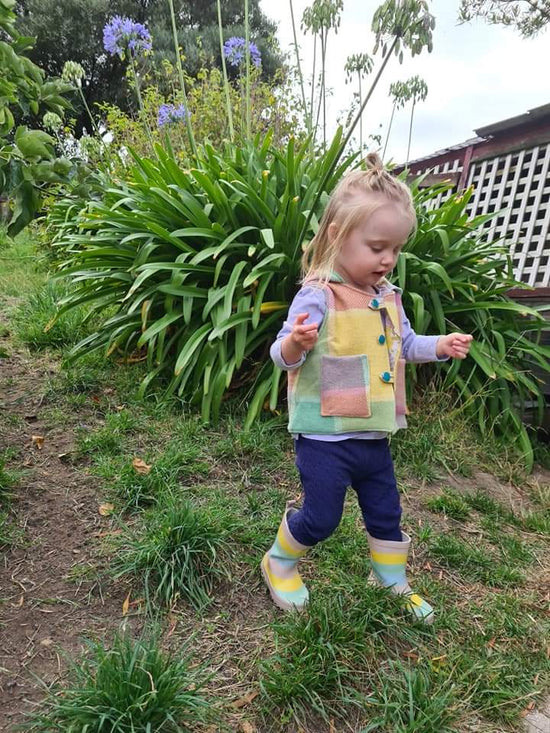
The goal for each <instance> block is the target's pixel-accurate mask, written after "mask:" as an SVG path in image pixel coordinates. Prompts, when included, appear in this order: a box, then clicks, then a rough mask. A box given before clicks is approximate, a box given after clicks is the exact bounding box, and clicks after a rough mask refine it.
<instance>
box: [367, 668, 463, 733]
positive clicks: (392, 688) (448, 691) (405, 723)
mask: <svg viewBox="0 0 550 733" xmlns="http://www.w3.org/2000/svg"><path fill="white" fill-rule="evenodd" d="M375 685H376V692H374V693H373V694H371V695H369V697H368V698H367V702H368V705H369V707H370V708H371V709H372V710H373V714H374V719H373V720H372V721H371V722H370V723H369V724H368V725H367V726H366V727H365V728H363V729H362V730H361V733H370V731H388V733H389V732H390V731H399V733H446V732H447V731H451V730H454V729H453V728H452V727H451V724H452V723H453V722H454V721H455V720H456V718H457V717H458V710H459V704H458V700H457V695H456V693H457V690H456V684H455V683H454V682H453V680H452V677H448V676H446V675H441V673H440V672H439V671H438V669H437V667H436V666H435V665H431V664H429V663H428V662H425V661H423V662H420V663H419V664H418V665H417V666H411V665H405V664H403V663H402V662H400V661H399V660H390V661H389V662H387V663H385V664H383V665H382V667H381V669H380V670H379V671H378V673H377V678H376V682H375Z"/></svg>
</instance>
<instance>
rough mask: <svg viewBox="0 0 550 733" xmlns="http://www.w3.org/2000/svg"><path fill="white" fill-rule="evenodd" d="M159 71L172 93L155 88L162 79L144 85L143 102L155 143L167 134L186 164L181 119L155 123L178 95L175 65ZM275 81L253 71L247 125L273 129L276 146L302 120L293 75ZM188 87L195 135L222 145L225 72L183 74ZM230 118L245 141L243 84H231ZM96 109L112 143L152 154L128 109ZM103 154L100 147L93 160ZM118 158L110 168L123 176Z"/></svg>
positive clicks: (263, 132) (186, 145)
mask: <svg viewBox="0 0 550 733" xmlns="http://www.w3.org/2000/svg"><path fill="white" fill-rule="evenodd" d="M163 72H164V73H163V76H164V77H165V79H166V80H167V81H168V83H169V86H170V88H171V89H172V90H173V91H172V92H171V93H170V96H168V97H164V96H163V95H162V94H161V93H160V91H159V89H160V88H161V87H162V84H160V83H156V84H154V85H153V84H152V85H150V86H148V87H147V88H146V89H145V90H144V92H143V105H144V108H145V115H146V118H147V120H148V124H149V127H150V129H151V132H152V137H153V140H154V141H155V142H158V143H163V142H164V141H165V140H166V136H168V140H169V144H170V147H171V148H172V150H173V151H174V153H175V154H176V157H177V159H178V161H180V162H181V163H182V164H184V165H188V164H189V154H190V151H189V143H188V140H187V136H186V130H185V119H184V118H183V117H182V119H181V120H179V121H174V122H173V123H172V124H169V125H161V126H160V127H159V125H158V122H159V111H160V110H161V109H162V108H163V105H166V104H169V105H172V106H173V107H176V108H179V106H180V105H181V104H182V101H183V100H182V99H181V96H180V93H179V91H175V90H176V86H177V84H176V77H175V70H174V68H173V67H172V66H171V64H170V63H169V62H165V63H164V64H163ZM274 84H275V86H273V85H272V84H270V83H267V82H264V81H262V79H261V73H260V72H259V70H256V69H253V70H252V71H251V125H252V128H253V129H254V130H256V131H258V132H260V133H261V135H262V136H263V135H266V134H267V132H268V130H271V131H272V135H273V145H274V146H277V147H280V146H281V145H283V144H284V143H285V142H286V141H287V140H288V138H289V136H290V135H291V134H295V135H296V136H299V135H300V129H301V128H300V120H299V119H298V115H297V112H296V107H297V104H296V102H295V98H294V93H293V90H292V80H291V78H290V77H289V76H288V75H287V73H286V72H285V71H283V70H281V71H279V72H277V74H276V77H275V82H274ZM185 85H186V88H187V107H186V109H187V110H188V111H189V114H190V121H191V124H192V126H193V133H194V135H195V138H196V139H197V140H201V141H203V142H209V143H210V144H211V145H212V146H213V147H214V148H216V149H221V148H222V147H223V144H224V140H227V138H228V137H229V128H228V117H227V115H225V114H223V115H220V109H224V108H225V107H224V105H225V91H224V83H223V77H222V74H221V72H220V71H219V69H206V68H204V69H201V70H200V71H199V72H198V74H197V77H196V78H193V77H190V76H188V75H185ZM229 96H230V100H231V109H232V117H233V120H234V126H235V138H236V140H243V139H244V138H245V135H246V118H245V103H244V90H243V88H242V84H240V85H233V84H231V85H230V86H229ZM98 107H99V109H100V113H101V115H102V116H104V118H105V124H106V126H107V128H108V129H109V131H110V132H111V133H112V135H113V141H112V144H111V145H110V147H111V148H117V149H122V150H128V149H130V148H131V149H132V150H133V151H134V152H135V153H136V154H137V155H140V156H147V155H149V154H150V152H151V151H150V146H149V144H148V141H147V140H146V139H144V136H143V127H142V125H141V124H140V122H139V121H138V120H136V119H135V118H133V117H132V116H130V115H128V114H126V113H125V112H124V111H123V110H121V109H120V108H119V107H116V106H114V105H110V104H108V103H103V104H100V105H98ZM101 155H102V152H101V150H100V149H99V148H98V150H97V153H96V155H95V156H94V159H95V160H98V159H99V158H100V157H101ZM125 167H126V165H125V164H124V162H123V160H122V159H120V158H119V159H118V160H117V161H116V163H115V169H114V173H115V175H116V174H119V175H122V176H124V175H125V173H124V168H125Z"/></svg>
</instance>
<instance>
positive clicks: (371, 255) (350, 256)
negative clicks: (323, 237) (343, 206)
mask: <svg viewBox="0 0 550 733" xmlns="http://www.w3.org/2000/svg"><path fill="white" fill-rule="evenodd" d="M331 227H336V225H335V224H334V223H333V224H330V226H329V236H330V235H331ZM411 229H412V222H411V219H410V216H408V215H407V213H406V212H405V211H404V209H403V207H402V206H399V204H396V203H393V202H385V203H383V204H382V205H381V206H379V207H378V208H377V209H376V210H375V211H374V212H373V213H372V214H371V215H370V216H369V217H368V218H367V220H366V221H365V222H364V223H363V224H361V225H360V226H358V227H356V228H355V229H352V231H351V232H350V233H349V235H348V237H347V239H346V240H345V241H344V242H343V244H342V247H341V249H340V253H339V255H338V258H337V260H336V267H337V269H338V271H339V272H340V273H341V274H342V275H344V276H345V277H346V279H348V280H349V281H351V282H353V283H354V284H355V285H357V286H359V287H362V288H364V287H370V286H373V285H376V283H377V282H378V281H379V280H380V279H381V278H383V277H384V276H385V275H387V274H388V273H389V272H391V271H392V270H393V268H394V267H395V264H396V262H397V257H398V256H399V253H400V252H401V249H402V247H403V245H404V244H405V242H406V241H407V239H408V237H409V234H410V232H411ZM336 232H337V228H334V229H332V236H335V234H336Z"/></svg>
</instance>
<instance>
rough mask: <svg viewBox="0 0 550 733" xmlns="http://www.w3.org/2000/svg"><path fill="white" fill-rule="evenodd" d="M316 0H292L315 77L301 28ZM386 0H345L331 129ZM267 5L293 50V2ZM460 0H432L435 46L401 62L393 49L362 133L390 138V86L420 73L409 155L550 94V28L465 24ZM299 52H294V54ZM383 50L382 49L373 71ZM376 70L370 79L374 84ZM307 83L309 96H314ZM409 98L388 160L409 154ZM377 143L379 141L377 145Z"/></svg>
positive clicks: (332, 42) (335, 45)
mask: <svg viewBox="0 0 550 733" xmlns="http://www.w3.org/2000/svg"><path fill="white" fill-rule="evenodd" d="M310 4H311V0H293V7H294V16H295V19H296V24H297V29H298V34H299V35H298V43H299V45H300V57H301V60H302V69H303V70H304V74H306V71H305V70H307V75H308V78H310V77H311V69H312V64H313V40H312V37H311V36H310V35H308V36H304V35H303V33H302V32H301V31H300V29H299V25H300V20H301V17H302V13H303V11H304V9H305V8H306V7H307V6H308V5H310ZM379 4H380V2H377V1H376V0H374V1H373V0H344V11H343V13H342V17H341V24H340V27H339V29H338V33H337V35H334V33H333V32H331V35H330V36H329V40H328V48H327V56H328V64H327V67H328V70H327V87H328V88H329V89H331V90H332V94H331V96H330V99H329V102H328V111H327V120H328V123H329V125H330V126H329V130H330V131H331V132H333V131H334V129H335V126H336V117H337V116H338V114H339V113H341V112H343V111H344V110H347V109H348V108H349V105H350V102H351V99H352V94H353V91H355V90H356V89H357V86H356V84H346V83H345V76H346V75H345V72H344V65H345V63H346V58H347V57H348V56H349V55H350V54H352V53H363V52H367V53H369V54H372V50H373V46H374V36H373V34H372V32H371V30H370V25H371V19H372V16H373V14H374V11H375V10H376V8H377V7H378V5H379ZM260 5H261V7H262V9H263V11H264V13H265V14H266V15H267V16H268V17H270V18H271V19H272V20H274V21H276V22H277V23H278V28H279V31H278V37H279V40H280V43H281V46H282V49H283V50H284V51H292V52H293V48H292V46H291V44H292V43H293V37H292V26H291V21H290V7H289V3H288V2H286V0H285V1H283V0H279V2H273V0H261V2H260ZM458 6H459V0H432V2H431V3H430V7H431V12H432V14H433V15H435V18H436V27H435V30H434V49H433V51H432V53H431V54H429V53H428V52H427V51H424V52H423V53H422V54H421V55H420V56H415V57H414V58H413V57H412V56H411V55H410V53H408V52H406V53H405V58H404V59H403V63H402V64H401V65H400V64H399V61H398V59H397V58H396V57H394V58H393V59H392V60H391V61H390V62H389V63H388V66H387V67H386V69H385V71H384V74H383V75H382V77H381V79H380V82H379V84H378V87H377V89H376V91H375V93H374V94H373V96H372V98H371V100H370V102H369V104H368V105H367V107H366V109H365V112H364V116H363V136H364V140H366V139H367V136H368V135H369V134H376V133H379V134H382V139H383V141H385V138H386V133H387V129H388V123H389V120H390V116H391V110H392V102H391V100H390V98H389V86H390V84H391V83H392V82H394V81H398V80H401V81H404V80H406V79H408V78H410V77H411V76H414V75H416V74H418V75H419V76H421V77H422V78H423V79H424V81H425V82H426V84H427V86H428V97H427V99H426V101H425V102H422V103H419V104H417V106H416V108H415V113H414V127H413V136H412V144H411V154H410V160H414V159H415V158H419V157H422V156H424V155H428V154H430V153H432V152H435V151H436V150H440V149H442V148H445V147H447V146H449V145H455V144H457V143H460V142H463V141H464V140H467V139H468V138H470V137H474V136H475V132H474V130H475V129H476V128H480V127H483V126H485V125H488V124H491V123H493V122H498V121H500V120H503V119H507V118H509V117H515V116H516V115H520V114H523V113H525V112H527V111H528V110H529V109H532V108H534V107H538V106H540V105H543V104H547V103H549V102H550V76H549V75H548V73H547V72H546V71H544V70H545V69H548V67H549V63H550V31H549V30H547V31H546V32H544V33H542V34H541V35H540V36H537V37H536V38H534V39H531V40H524V39H522V38H521V37H520V36H519V33H518V32H517V31H514V30H513V29H510V28H503V27H500V26H491V25H488V24H487V23H485V22H484V21H483V20H479V19H478V20H475V21H472V22H470V23H467V24H463V25H459V24H458V20H457V15H458ZM293 58H294V57H293ZM380 59H381V56H380V55H378V56H377V57H376V62H375V67H374V69H373V72H372V74H371V77H373V76H374V74H375V73H376V69H377V68H378V64H379V63H380ZM368 84H369V78H367V80H366V82H364V83H363V89H364V88H365V86H368ZM307 96H308V95H307V91H306V97H307ZM409 122H410V106H406V107H405V108H404V109H402V110H400V111H397V112H396V114H395V118H394V122H393V125H392V130H391V135H390V138H389V141H388V149H387V153H386V156H385V159H386V160H389V159H393V160H394V161H395V162H404V161H405V159H406V154H407V143H408V135H409ZM374 147H376V146H374Z"/></svg>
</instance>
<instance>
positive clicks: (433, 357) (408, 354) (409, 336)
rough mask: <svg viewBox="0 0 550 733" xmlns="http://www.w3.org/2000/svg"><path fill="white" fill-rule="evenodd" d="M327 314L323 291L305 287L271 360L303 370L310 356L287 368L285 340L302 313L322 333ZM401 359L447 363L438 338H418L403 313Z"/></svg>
mask: <svg viewBox="0 0 550 733" xmlns="http://www.w3.org/2000/svg"><path fill="white" fill-rule="evenodd" d="M326 310H327V304H326V298H325V293H324V291H323V290H322V289H321V288H318V287H315V286H311V285H305V286H304V287H302V288H301V289H300V290H299V291H298V292H297V293H296V295H295V297H294V300H293V301H292V303H291V304H290V308H289V311H288V315H287V317H286V320H285V322H284V323H283V327H282V328H281V330H280V331H279V333H278V334H277V339H276V340H275V341H274V342H273V344H272V345H271V349H270V354H271V358H272V359H273V361H274V362H275V364H276V365H277V366H278V367H279V368H280V369H284V370H285V371H290V370H292V369H298V367H300V366H302V364H303V363H304V361H305V360H306V358H307V352H305V351H304V353H303V354H302V356H301V357H300V359H299V360H298V361H296V362H295V363H294V364H287V363H286V361H285V360H284V359H283V355H282V353H281V345H282V342H283V339H284V338H285V337H286V336H288V334H289V333H290V332H291V331H292V328H293V326H294V322H295V321H296V317H297V316H298V314H299V313H309V316H308V317H307V319H306V321H305V323H306V324H308V323H316V324H317V327H318V328H319V329H320V328H321V325H322V323H323V320H324V318H325V313H326ZM401 327H402V328H401V356H402V358H403V359H405V360H406V361H410V362H414V363H416V364H424V363H426V362H429V361H444V360H445V359H441V360H440V359H438V357H437V354H436V346H437V341H438V339H439V336H418V335H417V334H416V333H415V332H414V331H413V329H412V327H411V324H410V322H409V319H408V318H407V316H406V315H405V312H404V311H403V310H402V311H401ZM385 436H386V433H384V432H379V431H368V432H366V431H363V432H351V433H340V434H338V435H317V434H315V435H313V434H308V435H306V436H305V437H307V438H312V439H315V440H325V441H336V440H346V439H347V438H362V439H366V440H372V439H376V438H384V437H385Z"/></svg>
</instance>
